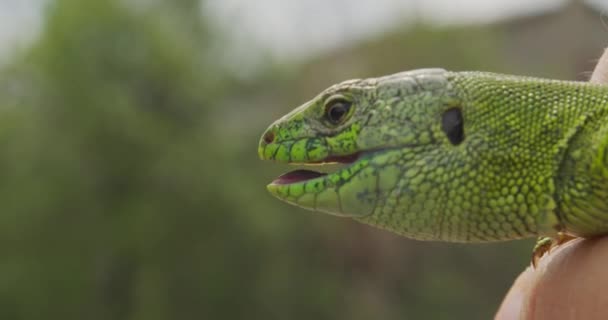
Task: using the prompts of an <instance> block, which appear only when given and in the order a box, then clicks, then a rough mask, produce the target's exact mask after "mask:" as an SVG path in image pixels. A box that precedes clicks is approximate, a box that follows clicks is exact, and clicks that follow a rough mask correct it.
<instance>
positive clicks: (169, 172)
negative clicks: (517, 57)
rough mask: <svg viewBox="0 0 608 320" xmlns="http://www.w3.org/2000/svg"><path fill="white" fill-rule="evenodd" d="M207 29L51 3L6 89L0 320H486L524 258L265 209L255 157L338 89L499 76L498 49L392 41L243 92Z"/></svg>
mask: <svg viewBox="0 0 608 320" xmlns="http://www.w3.org/2000/svg"><path fill="white" fill-rule="evenodd" d="M201 11H202V7H200V5H199V3H198V1H195V0H182V1H168V0H166V1H164V2H163V1H157V2H154V3H153V4H148V5H145V6H137V7H135V6H130V5H126V4H124V3H123V2H122V1H117V0H106V1H82V0H57V1H54V2H53V3H52V4H51V5H50V6H49V9H48V12H47V20H46V22H45V25H44V28H43V31H42V34H41V35H40V38H39V39H38V41H37V42H36V43H35V44H34V45H33V46H32V47H31V48H30V49H28V50H27V51H26V52H23V53H22V55H20V56H19V57H18V58H17V59H15V61H14V62H13V63H12V64H11V65H9V66H7V67H6V68H5V69H4V70H3V71H2V74H1V75H0V83H2V86H0V87H1V89H0V105H1V106H2V107H3V108H2V111H1V112H2V116H1V117H0V142H1V143H2V148H1V149H0V150H2V151H0V177H2V179H0V203H1V204H2V206H1V208H2V214H0V239H1V241H0V244H1V245H2V255H1V258H0V259H1V260H0V261H1V262H0V318H2V319H130V320H131V319H132V320H135V319H142V320H143V319H146V320H153V319H311V318H313V319H350V320H355V319H404V318H408V319H410V318H411V319H421V318H450V319H487V318H489V317H491V316H492V315H493V313H494V312H495V310H496V308H497V307H498V304H499V303H500V300H501V299H502V296H503V294H504V293H505V292H506V290H507V289H508V287H509V285H510V284H511V282H512V280H513V279H514V277H515V275H516V274H517V273H518V272H519V271H520V270H521V269H523V267H525V265H526V264H527V263H528V256H529V255H528V252H529V248H530V245H531V243H530V242H517V243H500V244H492V245H478V246H465V245H454V244H442V243H420V242H415V241H411V240H407V239H404V238H400V237H397V236H394V235H391V234H388V233H386V232H383V231H379V230H375V229H372V228H370V227H367V226H363V225H359V224H357V223H355V222H352V221H349V220H346V219H338V218H335V217H331V216H326V215H317V214H311V213H308V212H303V211H301V210H299V209H296V208H294V207H290V206H287V205H284V204H282V203H280V202H278V201H275V200H274V199H271V197H270V196H269V195H267V194H266V191H265V188H264V185H265V183H266V182H268V181H269V179H271V178H272V177H273V176H274V175H276V174H278V173H279V172H280V171H282V170H284V169H285V168H284V167H281V166H277V165H274V164H268V163H262V162H260V161H258V159H257V155H256V147H257V140H258V137H259V134H260V133H261V132H262V131H263V129H264V128H265V126H266V125H267V124H268V123H270V122H271V121H272V120H274V119H275V118H276V117H278V116H280V115H281V114H283V113H285V112H287V111H288V110H290V109H292V108H293V107H295V106H296V105H297V104H298V103H300V102H303V101H304V100H306V99H308V98H309V97H311V96H312V95H314V94H316V92H317V91H318V90H321V89H322V88H324V87H325V86H327V85H330V84H332V83H334V82H336V81H340V80H344V79H346V78H353V77H365V76H374V75H380V74H384V73H391V72H397V71H401V70H405V69H411V68H417V67H423V66H443V67H450V68H457V69H485V70H492V69H493V68H494V69H495V70H496V69H498V70H501V69H500V68H503V69H504V68H505V67H504V66H501V65H500V63H499V61H501V60H500V52H501V50H500V43H501V42H500V40H499V37H500V32H497V31H496V30H481V29H479V28H472V27H467V28H460V29H434V28H432V27H429V26H419V27H417V28H415V29H408V30H397V31H395V32H394V33H389V34H387V35H385V36H383V37H381V38H378V39H374V40H372V41H370V42H367V43H364V44H362V45H361V46H360V47H353V48H342V49H341V50H340V51H339V52H340V53H339V54H336V55H333V56H323V57H319V58H316V59H312V60H311V61H309V62H306V63H303V64H299V65H289V66H286V65H278V64H275V65H273V64H268V65H267V66H265V67H264V68H263V70H262V71H261V72H259V73H258V74H256V75H255V76H254V77H253V78H251V79H248V80H239V77H235V76H234V75H232V74H230V73H229V72H228V71H226V70H224V69H223V68H222V64H221V63H218V61H219V60H220V55H221V50H222V48H223V47H222V46H223V45H224V44H223V42H222V36H221V34H218V33H217V31H213V30H214V29H213V28H212V27H211V26H209V25H207V24H206V21H204V15H199V13H200V12H201ZM446 43H450V44H454V45H450V46H449V50H447V49H445V50H444V48H445V44H446ZM503 71H505V70H503Z"/></svg>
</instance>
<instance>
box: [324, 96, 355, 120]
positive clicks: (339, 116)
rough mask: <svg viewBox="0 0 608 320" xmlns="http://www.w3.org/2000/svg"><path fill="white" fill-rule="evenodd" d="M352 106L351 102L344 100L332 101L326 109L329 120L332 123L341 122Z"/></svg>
mask: <svg viewBox="0 0 608 320" xmlns="http://www.w3.org/2000/svg"><path fill="white" fill-rule="evenodd" d="M350 106H351V104H350V102H347V101H342V100H339V101H335V102H332V103H330V104H329V105H328V106H327V108H326V111H325V115H326V117H327V120H329V122H331V123H332V124H339V123H340V122H342V120H343V119H344V117H345V116H346V114H347V113H348V110H349V109H350Z"/></svg>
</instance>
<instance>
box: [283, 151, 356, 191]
mask: <svg viewBox="0 0 608 320" xmlns="http://www.w3.org/2000/svg"><path fill="white" fill-rule="evenodd" d="M360 155H361V153H360V152H357V153H354V154H350V155H345V156H329V157H327V158H325V159H323V160H321V161H314V162H308V163H291V164H303V165H326V164H336V163H338V164H346V165H349V164H352V163H354V162H355V161H357V159H358V158H359V156H360ZM323 176H327V173H324V172H318V171H312V170H304V169H299V170H294V171H290V172H287V173H285V174H283V175H281V176H279V177H278V178H276V179H275V180H273V181H272V182H271V184H275V185H287V184H292V183H301V182H305V181H308V180H312V179H315V178H319V177H323Z"/></svg>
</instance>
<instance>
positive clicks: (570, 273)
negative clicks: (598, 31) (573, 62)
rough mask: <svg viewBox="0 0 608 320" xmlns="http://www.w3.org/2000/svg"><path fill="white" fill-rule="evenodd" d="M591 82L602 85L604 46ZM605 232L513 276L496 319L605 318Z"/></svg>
mask: <svg viewBox="0 0 608 320" xmlns="http://www.w3.org/2000/svg"><path fill="white" fill-rule="evenodd" d="M590 81H591V82H594V83H601V84H608V49H607V50H606V51H605V52H604V54H603V55H602V57H601V58H600V60H599V61H598V64H597V66H596V67H595V70H594V71H593V74H592V76H591V79H590ZM607 267H608V237H603V238H595V239H575V240H572V241H570V242H567V243H565V244H563V245H561V246H559V247H557V248H554V249H552V250H551V251H550V252H549V253H548V254H545V256H543V257H542V258H541V259H540V261H539V264H538V266H537V267H536V268H532V267H528V268H527V269H526V270H524V272H522V274H521V275H519V277H518V278H517V279H516V280H515V282H514V283H513V286H512V287H511V289H510V290H509V292H508V293H507V296H506V297H505V299H504V300H503V302H502V305H501V306H500V308H499V310H498V313H497V314H496V319H497V320H511V319H523V320H529V319H535V320H544V319H553V320H560V319H606V318H608V272H606V270H607Z"/></svg>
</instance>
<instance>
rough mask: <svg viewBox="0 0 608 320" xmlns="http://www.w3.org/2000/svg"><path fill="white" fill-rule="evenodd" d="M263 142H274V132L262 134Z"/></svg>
mask: <svg viewBox="0 0 608 320" xmlns="http://www.w3.org/2000/svg"><path fill="white" fill-rule="evenodd" d="M263 139H264V142H265V143H266V144H269V143H272V142H273V141H274V132H272V131H268V132H266V133H265V134H264V138H263Z"/></svg>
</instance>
